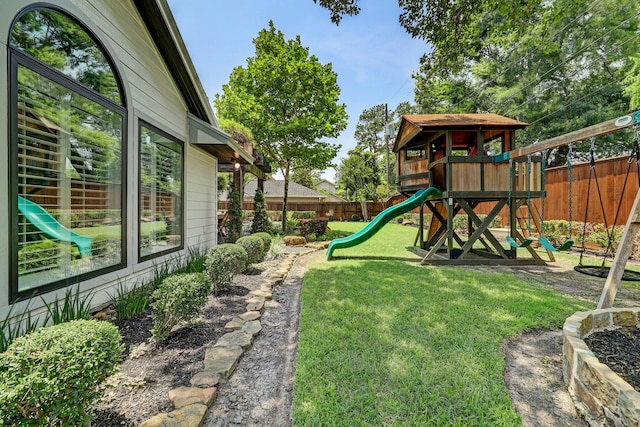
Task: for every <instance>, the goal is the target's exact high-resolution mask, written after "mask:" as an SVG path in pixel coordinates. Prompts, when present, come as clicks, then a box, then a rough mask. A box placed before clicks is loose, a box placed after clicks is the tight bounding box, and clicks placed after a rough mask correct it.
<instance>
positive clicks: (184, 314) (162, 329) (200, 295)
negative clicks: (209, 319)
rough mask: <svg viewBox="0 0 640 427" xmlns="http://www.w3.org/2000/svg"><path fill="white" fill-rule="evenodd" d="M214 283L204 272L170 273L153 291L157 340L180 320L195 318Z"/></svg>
mask: <svg viewBox="0 0 640 427" xmlns="http://www.w3.org/2000/svg"><path fill="white" fill-rule="evenodd" d="M210 289H211V286H210V284H209V278H208V277H207V275H206V274H204V273H184V274H175V275H173V276H169V277H167V278H166V279H164V280H163V281H162V283H160V286H158V289H156V290H155V291H153V303H152V306H153V308H154V309H155V311H156V312H155V313H154V315H153V329H152V330H151V335H152V336H153V340H154V341H155V342H156V344H158V343H160V342H161V341H163V340H164V339H165V338H166V337H168V336H169V333H170V332H171V329H172V328H173V327H174V326H176V325H178V324H179V323H181V322H186V323H187V324H189V323H192V322H193V321H195V320H196V319H197V318H198V317H200V315H201V314H202V310H203V308H204V306H205V304H206V303H207V297H208V296H209V291H210Z"/></svg>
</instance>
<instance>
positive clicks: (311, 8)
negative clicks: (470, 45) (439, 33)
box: [168, 0, 427, 180]
mask: <svg viewBox="0 0 640 427" xmlns="http://www.w3.org/2000/svg"><path fill="white" fill-rule="evenodd" d="M168 1H169V5H170V7H171V10H172V12H173V15H174V18H175V20H176V22H177V24H178V28H179V29H180V33H181V34H182V38H183V39H184V42H185V44H186V45H187V49H188V50H189V54H190V55H191V59H192V61H193V63H194V65H195V67H196V70H197V72H198V76H199V77H200V80H201V81H202V84H203V86H204V89H205V91H206V92H207V95H208V96H209V99H210V100H211V101H212V100H213V99H214V97H215V94H217V93H221V92H222V85H223V84H226V83H228V81H229V75H230V74H231V71H232V69H233V68H234V67H236V66H238V65H242V66H246V63H247V62H246V60H247V58H249V57H252V56H254V54H255V49H254V45H253V39H254V38H255V37H256V36H257V35H258V32H259V31H260V30H261V29H263V28H266V27H267V26H268V24H269V20H273V22H274V25H275V27H276V29H278V30H280V31H282V32H283V33H284V35H285V38H286V39H287V40H289V39H293V38H295V37H296V36H297V35H300V40H301V42H302V45H303V46H306V47H308V48H309V52H310V53H311V54H313V55H316V56H317V57H318V59H319V60H320V62H321V63H323V64H326V63H329V62H330V63H331V64H332V65H333V70H334V71H335V72H336V73H337V74H338V85H339V86H340V88H341V95H340V102H342V103H345V104H346V106H347V113H348V114H349V125H348V127H347V128H346V129H345V130H344V131H342V133H341V134H340V136H339V137H338V138H337V139H335V140H327V141H330V142H334V143H339V144H341V145H342V149H341V150H340V153H339V154H338V157H336V159H335V160H334V163H337V164H338V163H339V162H340V158H343V157H346V155H347V151H348V150H350V149H351V148H353V147H354V146H355V140H354V138H353V134H354V131H355V127H356V124H357V122H358V117H359V116H360V113H362V111H363V110H365V109H367V108H370V107H372V106H374V105H377V104H385V103H386V104H388V105H389V108H390V109H393V108H395V107H396V105H398V104H399V103H400V102H402V101H411V102H413V89H414V85H413V80H412V79H411V74H412V73H413V72H415V71H416V70H417V69H418V65H419V61H420V57H421V55H422V54H424V53H425V52H426V51H427V45H426V43H425V42H424V41H422V40H414V39H412V38H411V37H410V36H409V35H408V34H407V33H406V32H405V31H404V29H403V28H402V27H400V24H399V23H398V17H399V15H400V9H399V8H398V5H397V2H396V1H395V0H384V1H376V2H369V1H364V2H361V3H362V6H363V8H362V11H361V13H360V15H358V16H355V17H345V18H343V20H342V22H341V23H340V26H336V25H335V24H333V23H332V22H331V20H330V18H329V12H328V11H327V10H325V9H323V8H321V7H320V6H318V5H317V4H315V3H314V2H313V0H236V1H221V0H217V1H211V0H168ZM334 173H335V172H334V171H333V169H330V170H327V171H326V173H325V174H324V175H323V176H324V177H325V178H328V179H331V180H333V179H334Z"/></svg>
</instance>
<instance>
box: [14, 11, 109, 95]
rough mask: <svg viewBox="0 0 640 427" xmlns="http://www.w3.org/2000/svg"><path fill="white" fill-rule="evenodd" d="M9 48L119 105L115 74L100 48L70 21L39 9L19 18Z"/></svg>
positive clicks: (79, 27)
mask: <svg viewBox="0 0 640 427" xmlns="http://www.w3.org/2000/svg"><path fill="white" fill-rule="evenodd" d="M11 45H12V46H13V47H15V48H17V49H19V50H21V51H23V52H24V53H26V54H29V55H31V56H33V57H34V58H36V59H38V60H40V61H42V62H44V63H45V64H47V65H49V66H51V67H53V68H55V69H57V70H58V71H60V72H61V73H63V74H65V75H67V76H69V77H71V78H72V79H74V80H77V81H78V82H80V83H82V84H83V85H85V86H86V87H88V88H91V89H93V90H95V91H96V92H98V93H101V94H102V95H104V96H106V97H107V98H109V99H111V100H113V101H114V102H116V103H118V104H120V103H121V102H122V101H121V97H120V91H119V88H118V84H117V83H116V78H115V74H114V73H113V70H112V69H111V65H110V64H109V61H108V60H107V58H106V56H105V55H104V53H103V52H102V49H101V48H100V47H99V46H98V45H97V44H96V42H95V41H94V40H93V39H92V38H91V36H90V35H89V34H87V32H86V31H85V30H84V29H83V28H82V27H81V26H80V25H78V24H77V23H76V22H75V21H73V20H72V19H71V18H69V17H67V16H65V15H63V14H60V13H58V12H55V11H52V10H47V9H39V10H32V11H29V12H27V13H25V14H24V15H22V16H21V17H20V19H19V20H18V21H17V22H16V23H15V25H14V26H13V29H12V31H11Z"/></svg>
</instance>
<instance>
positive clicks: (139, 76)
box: [0, 0, 217, 319]
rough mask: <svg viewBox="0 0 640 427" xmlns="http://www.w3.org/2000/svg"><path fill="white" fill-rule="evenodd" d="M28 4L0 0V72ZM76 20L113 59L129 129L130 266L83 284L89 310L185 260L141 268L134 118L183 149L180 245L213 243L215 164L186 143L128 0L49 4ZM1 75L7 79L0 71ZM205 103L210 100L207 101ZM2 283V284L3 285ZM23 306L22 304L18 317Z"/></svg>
mask: <svg viewBox="0 0 640 427" xmlns="http://www.w3.org/2000/svg"><path fill="white" fill-rule="evenodd" d="M32 3H34V1H32V0H12V1H11V2H9V1H0V68H1V69H4V70H6V69H7V64H6V58H7V55H6V52H7V50H6V41H7V40H8V38H9V35H8V34H9V31H10V25H11V21H12V20H13V18H14V17H15V15H16V14H17V13H18V12H19V11H20V10H21V9H22V8H24V7H26V6H28V5H30V4H32ZM48 3H49V4H54V5H58V6H59V7H61V8H62V9H64V10H66V11H68V12H69V13H70V14H72V15H73V16H75V17H76V18H78V19H79V20H80V21H81V22H82V23H83V24H84V25H86V26H87V27H88V28H89V29H90V30H91V31H92V32H93V33H94V34H95V35H96V36H97V37H98V38H99V39H100V41H101V42H102V43H103V45H104V46H105V47H106V49H107V51H108V53H109V54H110V55H111V57H112V58H113V60H114V62H115V64H116V68H117V69H118V71H119V73H120V77H121V78H122V80H123V85H124V90H125V99H126V101H127V104H126V107H127V110H128V112H129V113H128V129H127V144H128V150H127V158H128V164H127V174H128V178H127V179H128V184H127V186H126V187H127V188H128V197H127V212H126V215H127V224H128V228H127V230H126V233H127V235H128V236H131V237H130V238H129V240H128V243H127V254H128V260H127V266H126V268H124V269H122V270H118V271H116V272H113V273H110V274H107V275H103V276H100V277H97V278H94V279H91V280H88V281H85V282H83V283H81V284H80V288H81V290H82V291H83V292H89V291H90V292H92V293H94V297H93V303H94V305H101V304H104V303H106V302H108V301H109V300H110V298H111V296H112V295H114V294H115V289H116V287H117V286H118V285H119V284H123V285H125V286H127V287H132V286H134V285H135V284H139V283H142V282H146V281H148V280H150V279H151V277H152V275H153V270H154V266H155V265H158V264H160V263H162V262H164V261H165V260H167V259H174V258H176V257H177V256H184V255H185V254H186V253H187V249H185V250H184V251H182V252H181V253H173V254H169V255H167V256H164V257H160V258H156V259H153V260H149V261H146V262H144V263H138V248H137V246H138V242H137V236H138V194H137V188H138V185H137V181H138V168H137V165H138V144H137V138H138V119H139V118H142V119H143V120H145V121H146V122H149V123H150V124H152V125H153V126H156V127H158V128H160V129H162V130H164V131H165V132H167V133H169V134H171V135H173V136H174V137H176V138H178V139H179V140H181V141H182V142H183V143H184V146H185V159H184V170H185V193H184V195H183V203H184V208H185V230H184V233H185V234H184V235H185V246H186V247H188V246H193V245H198V246H200V247H201V248H202V249H207V248H209V247H211V246H213V245H215V244H216V243H217V218H216V216H217V209H216V205H217V191H216V188H217V176H216V171H217V160H216V159H215V158H214V157H212V156H210V155H208V154H206V153H204V152H203V151H201V150H199V149H196V148H194V147H191V146H190V145H189V140H188V120H187V107H186V102H185V101H184V99H183V98H182V96H181V94H180V92H179V90H178V87H177V85H176V84H175V82H174V81H173V80H172V78H171V75H170V73H169V71H168V69H167V67H166V65H165V64H164V62H163V60H162V59H161V57H160V55H159V53H158V51H157V49H156V46H155V44H154V42H153V40H152V39H151V37H150V35H149V33H148V31H147V29H146V28H145V26H144V23H143V22H142V19H141V18H140V16H139V15H138V12H137V10H136V9H135V7H134V6H133V4H132V3H131V1H130V0H93V1H90V2H89V1H86V0H49V1H48ZM5 75H6V74H5ZM6 87H7V85H6V84H1V85H0V116H2V117H8V111H7V104H8V103H7V92H6ZM205 102H207V101H206V100H205ZM7 132H8V129H7V123H6V121H0V133H2V134H4V135H6V134H7ZM9 167H10V165H9V160H8V159H7V156H6V150H5V151H1V152H0V169H2V170H10V169H9ZM8 185H9V182H8V181H7V174H2V175H0V186H2V187H3V188H7V187H8ZM7 197H8V196H7V195H6V194H0V203H3V205H4V206H7V205H8V202H9V200H8V199H7ZM8 224H9V220H8V213H7V212H5V211H1V212H0V235H5V236H7V235H9V230H8ZM9 250H10V248H9V246H8V242H7V241H6V239H5V241H3V243H2V244H0V277H3V278H8V277H9V266H8V252H9ZM5 283H6V280H5ZM64 292H65V289H60V290H58V291H57V292H51V293H49V294H46V295H43V298H44V300H45V301H47V302H49V301H53V300H54V299H55V298H56V297H60V296H64ZM8 299H9V291H8V287H7V286H6V285H5V286H0V319H2V318H4V316H6V314H7V313H8V311H9V305H8ZM25 307H26V305H25V303H19V304H18V307H17V309H16V311H15V312H20V311H21V310H23V309H24V308H25ZM30 308H31V309H33V310H35V312H36V313H37V312H38V311H41V310H42V301H41V299H40V298H36V299H35V300H34V301H33V303H32V305H31V306H30Z"/></svg>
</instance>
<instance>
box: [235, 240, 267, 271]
mask: <svg viewBox="0 0 640 427" xmlns="http://www.w3.org/2000/svg"><path fill="white" fill-rule="evenodd" d="M236 245H240V246H242V247H243V248H244V250H245V251H247V264H257V263H259V262H262V260H263V259H264V243H262V239H261V238H260V237H259V236H255V235H251V236H244V237H241V238H239V239H238V240H236Z"/></svg>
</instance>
